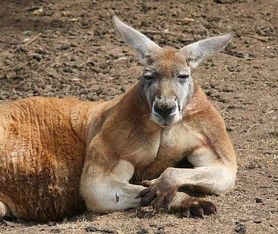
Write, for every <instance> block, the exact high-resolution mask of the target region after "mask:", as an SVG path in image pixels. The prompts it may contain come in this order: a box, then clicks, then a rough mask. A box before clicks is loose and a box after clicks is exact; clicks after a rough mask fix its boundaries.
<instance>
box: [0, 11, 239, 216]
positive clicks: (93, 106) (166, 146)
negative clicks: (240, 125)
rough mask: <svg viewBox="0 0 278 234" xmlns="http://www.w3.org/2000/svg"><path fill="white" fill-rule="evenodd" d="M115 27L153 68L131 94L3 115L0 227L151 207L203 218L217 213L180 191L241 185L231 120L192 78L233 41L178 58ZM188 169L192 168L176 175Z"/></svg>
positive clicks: (15, 108)
mask: <svg viewBox="0 0 278 234" xmlns="http://www.w3.org/2000/svg"><path fill="white" fill-rule="evenodd" d="M113 23H114V26H115V28H116V30H117V31H118V32H119V34H120V35H121V36H122V38H123V39H124V41H125V42H126V43H127V44H128V45H130V46H131V47H132V48H134V49H135V50H136V51H137V52H138V54H139V56H140V60H141V62H142V63H143V64H144V66H145V68H144V71H143V75H142V77H141V79H140V81H139V82H138V83H137V84H135V85H134V86H133V87H132V88H131V89H130V90H129V91H127V92H126V93H125V94H123V95H121V96H118V97H116V98H114V99H113V100H111V101H100V102H84V101H79V100H77V99H73V98H65V99H58V98H42V97H33V98H27V99H23V100H19V101H15V102H13V103H10V104H6V105H3V106H1V107H0V218H3V217H4V216H15V217H18V218H23V219H27V220H59V219H62V218H64V217H66V216H70V215H74V214H76V213H78V212H80V211H82V210H84V209H85V204H86V207H87V209H89V210H91V211H97V212H112V211H116V210H125V209H128V208H133V207H137V206H139V205H140V204H141V205H143V206H145V205H149V204H151V205H153V207H154V208H155V209H159V208H167V209H179V210H180V211H181V213H182V215H184V216H200V217H202V216H203V215H209V214H212V213H214V212H215V211H216V208H215V206H214V205H213V203H211V202H208V201H205V200H203V199H200V198H193V197H190V196H189V195H187V194H186V193H183V192H178V189H179V188H180V187H183V186H190V187H193V188H195V189H196V190H201V191H203V192H206V193H216V194H218V193H223V192H225V191H227V190H229V189H230V188H232V186H233V185H234V182H235V177H236V171H237V168H236V157H235V153H234V150H233V146H232V144H231V142H230V139H229V137H228V135H227V132H226V129H225V124H224V121H223V119H222V118H221V117H220V115H219V113H218V112H217V111H216V109H215V108H214V107H213V105H212V104H211V103H210V102H209V101H208V100H207V98H206V96H205V94H204V92H203V91H202V89H201V88H200V86H199V85H198V84H197V83H196V82H194V81H193V79H192V76H191V70H192V69H194V68H195V67H197V65H198V64H199V63H200V61H201V60H202V59H203V58H205V57H206V56H208V55H211V54H213V53H215V52H217V51H219V50H220V49H222V48H223V47H225V45H226V44H227V43H228V42H229V41H230V39H231V37H232V36H231V34H227V35H223V36H218V37H212V38H209V39H206V40H201V41H198V42H196V43H193V44H190V45H187V46H185V47H183V48H182V49H179V50H177V49H174V48H161V47H159V46H158V45H157V44H155V43H154V42H153V41H151V40H150V39H149V38H147V37H146V36H145V35H143V34H141V33H140V32H138V31H136V30H135V29H133V28H131V27H129V26H128V25H126V24H124V23H123V22H121V21H120V20H119V19H118V18H117V17H116V16H114V17H113ZM185 160H187V161H188V162H190V164H191V165H192V168H185V167H184V168H180V167H179V168H174V166H176V165H177V164H178V163H181V162H184V161H185ZM142 180H145V181H144V184H145V185H148V187H147V188H146V187H143V186H142V185H139V184H140V182H141V181H142ZM131 182H132V183H131ZM84 201H85V202H84Z"/></svg>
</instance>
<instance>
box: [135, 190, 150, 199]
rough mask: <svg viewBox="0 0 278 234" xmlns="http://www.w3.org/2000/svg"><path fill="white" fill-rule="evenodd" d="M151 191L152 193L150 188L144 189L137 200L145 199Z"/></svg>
mask: <svg viewBox="0 0 278 234" xmlns="http://www.w3.org/2000/svg"><path fill="white" fill-rule="evenodd" d="M150 191H151V189H150V188H146V189H143V190H142V191H141V192H140V193H139V194H138V195H137V196H136V197H135V199H138V198H141V197H144V196H145V195H146V194H147V193H149V192H150Z"/></svg>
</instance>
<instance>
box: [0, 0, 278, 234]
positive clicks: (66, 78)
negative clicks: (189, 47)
mask: <svg viewBox="0 0 278 234" xmlns="http://www.w3.org/2000/svg"><path fill="white" fill-rule="evenodd" d="M275 2H276V1H274V0H214V1H213V0H197V1H194V0H184V1H175V0H172V1H139V0H138V1H128V0H125V1H93V0H79V1H75V0H60V1H54V0H49V1H46V0H40V1H34V0H33V1H32V0H1V2H0V100H3V101H2V102H5V100H15V99H19V98H24V97H29V96H56V97H65V96H76V97H78V98H80V99H83V100H98V99H111V98H113V97H114V96H116V95H118V94H121V93H123V92H125V90H126V89H127V88H128V87H129V86H130V85H131V84H133V83H135V82H136V81H137V77H139V75H140V72H141V70H142V67H141V66H140V65H139V64H138V62H137V60H136V58H135V57H134V56H133V53H132V52H131V51H130V49H129V48H128V47H127V46H126V45H125V44H124V43H123V42H121V41H120V39H119V38H118V36H116V35H115V32H114V30H113V28H112V24H111V19H110V16H109V14H108V10H109V9H113V10H114V11H115V12H116V14H117V15H118V16H119V17H120V18H121V19H122V20H124V21H125V22H127V23H129V24H130V25H133V26H134V27H135V28H137V29H140V30H141V31H142V32H144V33H145V34H146V35H148V36H149V37H150V38H152V39H154V40H155V41H156V42H158V43H159V44H160V45H161V46H165V45H168V46H174V47H177V48H180V47H182V46H184V45H186V44H188V43H190V42H193V41H195V40H198V39H203V38H206V37H208V36H214V35H218V34H221V33H226V32H230V31H231V32H233V33H234V39H233V42H232V43H231V44H230V45H229V46H228V47H227V48H226V50H225V51H224V52H222V53H221V54H219V55H216V56H214V57H212V58H210V59H208V60H206V61H205V62H204V63H203V64H202V65H201V66H200V67H199V68H198V69H197V70H196V72H195V73H194V77H195V79H196V80H198V82H199V83H200V84H201V86H202V87H203V88H204V90H205V92H206V93H207V95H208V96H209V97H210V99H212V100H213V102H214V103H215V105H216V106H217V108H218V110H219V111H220V112H221V114H222V116H224V118H225V121H226V124H227V129H228V131H229V132H230V136H231V138H232V140H233V143H234V145H235V149H236V152H237V155H238V169H239V170H238V176H237V182H236V186H235V188H234V190H233V191H231V192H229V193H228V194H226V195H221V196H208V199H209V200H211V201H214V202H215V204H216V205H217V207H218V213H217V214H216V215H213V216H210V217H206V218H205V219H203V220H202V219H187V218H179V217H178V215H174V214H166V213H159V214H156V215H150V212H147V211H148V209H147V210H144V211H135V210H130V211H126V212H116V213H112V214H108V215H97V214H89V213H85V214H82V215H79V216H77V217H73V218H68V219H65V220H64V222H62V223H48V224H34V223H26V222H24V221H20V220H18V221H7V222H2V223H1V224H0V233H38V232H40V233H86V232H89V231H91V232H95V233H97V232H98V233H119V234H122V233H141V234H143V233H157V234H158V233H176V234H178V233H236V232H238V233H244V232H245V231H246V233H269V234H270V233H278V172H277V170H278V61H277V58H278V4H277V2H276V3H275Z"/></svg>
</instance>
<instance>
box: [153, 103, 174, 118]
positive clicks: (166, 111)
mask: <svg viewBox="0 0 278 234" xmlns="http://www.w3.org/2000/svg"><path fill="white" fill-rule="evenodd" d="M154 111H155V113H157V114H158V115H160V116H161V117H163V118H167V117H169V115H171V114H172V113H173V112H174V111H175V106H170V107H169V106H162V107H159V106H157V105H154Z"/></svg>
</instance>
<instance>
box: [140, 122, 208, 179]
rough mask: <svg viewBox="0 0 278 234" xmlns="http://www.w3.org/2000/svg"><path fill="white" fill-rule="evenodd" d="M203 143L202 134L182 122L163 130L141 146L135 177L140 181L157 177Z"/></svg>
mask: <svg viewBox="0 0 278 234" xmlns="http://www.w3.org/2000/svg"><path fill="white" fill-rule="evenodd" d="M205 141H206V139H205V137H204V136H203V135H202V134H200V133H199V132H197V131H196V130H194V129H193V128H191V127H190V126H189V125H187V124H186V123H184V122H180V123H178V124H176V125H173V126H171V127H166V128H164V129H163V130H162V131H161V132H160V134H159V135H155V136H153V137H152V138H150V142H148V143H147V144H146V145H145V146H142V147H141V148H142V151H140V152H138V154H137V155H136V158H137V170H136V177H137V178H138V179H139V180H140V179H151V178H155V177H157V176H159V175H160V174H161V173H162V172H163V171H164V170H165V169H166V168H167V167H171V166H175V165H176V164H177V163H178V162H180V161H181V160H183V159H184V158H185V157H187V156H188V155H189V154H190V153H191V152H192V151H193V150H194V149H196V148H198V147H199V146H201V145H202V144H204V142H205Z"/></svg>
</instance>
